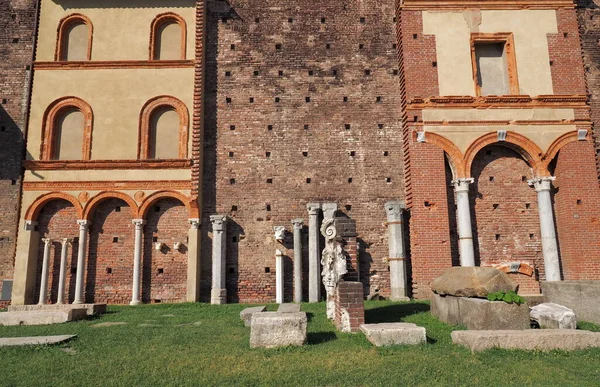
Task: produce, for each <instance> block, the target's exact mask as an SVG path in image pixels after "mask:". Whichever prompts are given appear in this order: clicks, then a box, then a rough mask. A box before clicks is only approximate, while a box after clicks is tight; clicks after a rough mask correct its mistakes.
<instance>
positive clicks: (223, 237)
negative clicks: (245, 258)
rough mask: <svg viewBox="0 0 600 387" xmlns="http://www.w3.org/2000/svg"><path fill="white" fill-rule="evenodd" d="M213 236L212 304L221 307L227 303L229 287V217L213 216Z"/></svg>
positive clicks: (211, 218) (211, 219)
mask: <svg viewBox="0 0 600 387" xmlns="http://www.w3.org/2000/svg"><path fill="white" fill-rule="evenodd" d="M210 221H211V223H212V227H213V236H212V289H211V291H210V303H211V304H214V305H221V304H226V303H227V287H226V282H225V278H226V277H225V275H226V270H225V264H226V258H227V216H224V215H211V217H210Z"/></svg>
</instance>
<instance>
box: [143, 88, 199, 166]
mask: <svg viewBox="0 0 600 387" xmlns="http://www.w3.org/2000/svg"><path fill="white" fill-rule="evenodd" d="M188 125H189V115H188V110H187V108H186V106H185V104H184V103H183V102H181V101H180V100H178V99H177V98H174V97H169V96H161V97H156V98H153V99H151V100H150V101H148V102H147V103H146V104H145V105H144V107H143V108H142V112H141V114H140V132H139V138H140V141H139V149H138V158H139V159H178V158H179V159H185V158H187V154H188Z"/></svg>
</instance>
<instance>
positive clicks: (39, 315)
mask: <svg viewBox="0 0 600 387" xmlns="http://www.w3.org/2000/svg"><path fill="white" fill-rule="evenodd" d="M86 316H87V309H85V308H80V309H70V310H64V311H63V310H57V311H45V310H41V311H25V312H5V313H0V325H6V326H10V325H48V324H60V323H64V322H69V321H75V320H81V319H84V318H85V317H86Z"/></svg>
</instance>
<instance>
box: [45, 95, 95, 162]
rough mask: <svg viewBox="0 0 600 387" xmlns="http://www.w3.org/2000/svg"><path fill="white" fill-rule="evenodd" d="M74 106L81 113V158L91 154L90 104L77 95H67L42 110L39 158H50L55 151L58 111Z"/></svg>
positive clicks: (87, 158) (84, 158)
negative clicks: (82, 121)
mask: <svg viewBox="0 0 600 387" xmlns="http://www.w3.org/2000/svg"><path fill="white" fill-rule="evenodd" d="M69 108H75V109H77V110H79V111H80V112H81V113H82V114H83V119H84V123H83V144H82V149H81V160H89V159H90V158H91V154H92V126H93V121H94V112H93V111H92V107H91V106H90V104H88V103H87V102H85V101H84V100H82V99H81V98H78V97H73V96H68V97H62V98H59V99H57V100H56V101H54V102H52V103H51V104H50V106H48V108H47V109H46V111H45V112H44V118H43V121H42V143H41V146H40V159H41V160H52V158H53V156H54V154H55V152H54V150H55V147H56V144H55V141H54V140H55V126H56V120H57V118H58V117H59V115H60V113H62V112H64V111H65V110H66V109H69Z"/></svg>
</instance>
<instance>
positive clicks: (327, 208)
mask: <svg viewBox="0 0 600 387" xmlns="http://www.w3.org/2000/svg"><path fill="white" fill-rule="evenodd" d="M321 209H322V210H323V218H325V219H333V218H334V217H335V212H336V211H337V210H338V205H337V203H323V204H322V205H321Z"/></svg>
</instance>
